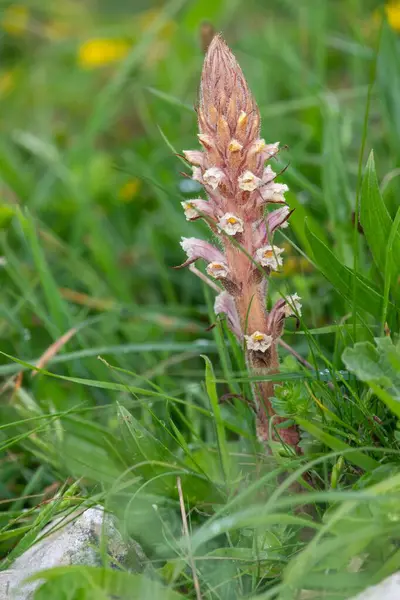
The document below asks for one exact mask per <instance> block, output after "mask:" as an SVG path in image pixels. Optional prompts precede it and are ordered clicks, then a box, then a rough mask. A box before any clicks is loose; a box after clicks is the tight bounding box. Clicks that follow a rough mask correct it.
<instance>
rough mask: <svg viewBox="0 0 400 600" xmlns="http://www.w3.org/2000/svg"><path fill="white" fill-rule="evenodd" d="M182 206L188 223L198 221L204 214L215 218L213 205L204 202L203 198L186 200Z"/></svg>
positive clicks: (206, 201)
mask: <svg viewBox="0 0 400 600" xmlns="http://www.w3.org/2000/svg"><path fill="white" fill-rule="evenodd" d="M181 205H182V208H183V211H184V213H185V217H186V220H187V221H193V220H194V219H198V218H200V217H202V216H203V214H204V215H207V216H211V217H213V216H214V213H213V210H212V207H211V204H210V202H208V200H202V199H201V198H198V199H196V200H185V201H184V202H181ZM202 213H203V214H202Z"/></svg>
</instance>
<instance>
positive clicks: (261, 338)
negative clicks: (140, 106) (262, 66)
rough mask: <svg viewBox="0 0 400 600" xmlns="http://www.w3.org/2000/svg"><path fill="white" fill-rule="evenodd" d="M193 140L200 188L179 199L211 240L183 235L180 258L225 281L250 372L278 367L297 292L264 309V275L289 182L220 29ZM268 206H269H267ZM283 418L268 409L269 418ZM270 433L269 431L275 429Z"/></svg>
mask: <svg viewBox="0 0 400 600" xmlns="http://www.w3.org/2000/svg"><path fill="white" fill-rule="evenodd" d="M198 123H199V132H200V133H199V135H198V137H199V141H200V144H201V146H202V150H190V151H185V152H184V156H185V158H186V160H187V161H188V163H190V164H191V165H192V169H193V175H192V177H193V179H194V180H195V181H199V182H200V183H201V184H202V185H203V186H204V189H205V191H206V193H207V197H208V199H207V200H203V199H201V198H197V199H193V200H189V201H187V202H183V203H182V205H183V209H184V211H185V215H186V218H187V220H189V221H194V220H196V219H199V218H203V219H204V220H205V221H206V222H207V223H208V225H209V226H210V228H211V230H212V232H213V234H214V236H215V238H216V239H217V241H218V247H216V246H213V245H212V244H210V243H208V242H205V241H203V240H199V239H196V238H183V239H182V242H181V245H182V248H183V249H184V250H185V252H186V254H187V260H186V261H185V262H184V263H183V265H181V266H187V265H191V264H192V263H194V262H195V261H196V260H198V259H203V260H205V261H206V262H207V266H206V272H207V274H208V275H209V276H210V277H212V278H213V279H214V280H216V281H218V283H219V284H220V285H222V287H223V288H224V290H223V291H221V293H220V294H219V295H218V296H217V298H216V301H215V312H216V313H217V314H219V313H225V314H226V317H227V322H228V324H229V326H230V328H231V329H232V331H233V332H234V333H235V335H236V336H237V338H238V339H239V340H240V341H243V342H244V343H245V348H246V358H247V363H248V365H249V369H250V370H251V372H252V373H256V374H261V375H262V374H269V373H277V372H278V371H279V362H278V353H277V343H278V341H279V339H280V337H281V335H282V332H283V327H284V321H285V318H287V317H290V316H298V315H299V314H300V309H301V305H300V303H299V297H298V296H297V294H294V295H293V296H288V297H286V298H284V299H281V300H279V301H278V302H277V303H276V304H275V306H273V308H272V309H271V310H270V311H269V312H268V311H267V309H266V298H267V294H268V278H269V276H270V274H271V272H272V271H277V270H279V268H280V267H281V266H282V262H283V259H282V256H281V254H282V252H283V249H282V248H280V247H278V246H276V245H274V243H273V236H274V232H275V231H276V230H277V229H278V228H283V227H286V226H287V220H288V218H289V217H290V214H291V211H290V208H289V207H288V205H287V204H286V202H285V198H284V193H285V192H286V191H287V189H288V187H287V186H286V185H285V184H281V183H277V182H276V181H275V179H276V173H274V171H273V170H272V168H271V166H270V165H267V166H265V164H266V162H267V161H269V160H271V159H273V157H274V156H275V155H276V154H277V153H278V152H279V142H277V143H273V144H266V143H265V141H264V140H263V139H261V138H260V113H259V110H258V106H257V104H256V102H255V100H254V98H253V96H252V94H251V92H250V89H249V87H248V85H247V82H246V80H245V78H244V75H243V72H242V70H241V68H240V66H239V65H238V63H237V61H236V59H235V57H234V55H233V54H232V52H231V51H230V49H229V48H228V46H227V45H226V44H225V42H224V41H223V39H222V38H221V37H220V36H216V37H214V39H213V41H212V42H211V44H210V46H209V48H208V51H207V54H206V57H205V60H204V66H203V72H202V76H201V85H200V98H199V105H198ZM268 205H275V207H274V210H272V211H270V212H266V207H267V206H268ZM273 389H274V384H273V383H272V382H268V381H266V382H260V383H258V384H257V385H256V386H255V390H254V391H255V400H256V406H257V432H258V435H259V437H260V438H261V439H262V440H268V438H269V430H270V427H269V421H270V418H271V417H272V416H274V412H273V409H272V406H271V402H270V398H271V397H272V396H273ZM282 420H283V419H281V418H280V417H277V416H274V419H273V423H274V425H277V424H279V423H280V422H282ZM274 437H275V436H274ZM279 437H280V438H281V439H282V440H283V441H284V442H285V443H287V444H289V445H291V446H293V447H295V448H296V447H297V444H298V441H299V437H298V431H297V429H296V428H295V427H288V428H286V429H279Z"/></svg>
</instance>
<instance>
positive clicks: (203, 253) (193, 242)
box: [175, 237, 225, 269]
mask: <svg viewBox="0 0 400 600" xmlns="http://www.w3.org/2000/svg"><path fill="white" fill-rule="evenodd" d="M181 246H182V248H183V249H184V251H185V252H186V254H187V256H188V260H186V261H185V262H184V263H183V264H181V265H179V266H178V267H175V269H181V268H183V267H187V266H188V265H190V264H192V263H193V262H195V261H196V260H197V259H198V258H202V259H203V260H205V261H207V262H214V261H215V262H218V263H224V262H225V256H224V255H223V253H222V252H221V251H220V250H218V248H215V246H212V245H211V244H209V243H208V242H205V241H204V240H199V239H197V238H193V237H192V238H185V237H184V238H182V241H181Z"/></svg>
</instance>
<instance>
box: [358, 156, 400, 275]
mask: <svg viewBox="0 0 400 600" xmlns="http://www.w3.org/2000/svg"><path fill="white" fill-rule="evenodd" d="M360 218H361V225H362V226H363V229H364V233H365V237H366V238H367V242H368V245H369V247H370V249H371V252H372V256H373V258H374V261H375V263H376V266H377V267H378V269H379V271H380V272H381V273H384V272H385V267H386V247H387V244H388V240H389V238H390V232H391V229H392V225H393V221H392V219H391V217H390V215H389V212H388V210H387V208H386V206H385V203H384V201H383V198H382V194H381V192H380V189H379V185H378V179H377V176H376V171H375V161H374V155H373V152H371V154H370V156H369V159H368V163H367V168H366V172H365V175H364V179H363V184H362V192H361V212H360ZM392 250H393V256H400V235H399V234H398V232H396V233H395V236H394V239H393V246H392ZM389 274H390V280H391V282H392V283H393V282H394V281H395V280H396V279H397V269H396V265H395V264H394V261H391V265H390V269H389Z"/></svg>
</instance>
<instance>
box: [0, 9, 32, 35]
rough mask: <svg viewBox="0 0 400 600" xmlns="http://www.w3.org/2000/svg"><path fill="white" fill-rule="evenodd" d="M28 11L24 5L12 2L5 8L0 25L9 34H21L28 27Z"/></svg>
mask: <svg viewBox="0 0 400 600" xmlns="http://www.w3.org/2000/svg"><path fill="white" fill-rule="evenodd" d="M28 21H29V11H28V9H27V7H26V6H22V5H21V4H12V5H11V6H9V7H8V8H6V9H5V11H4V15H3V19H2V21H1V26H2V28H3V29H4V31H6V32H7V33H9V34H10V35H22V34H23V33H24V31H26V29H27V27H28Z"/></svg>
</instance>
